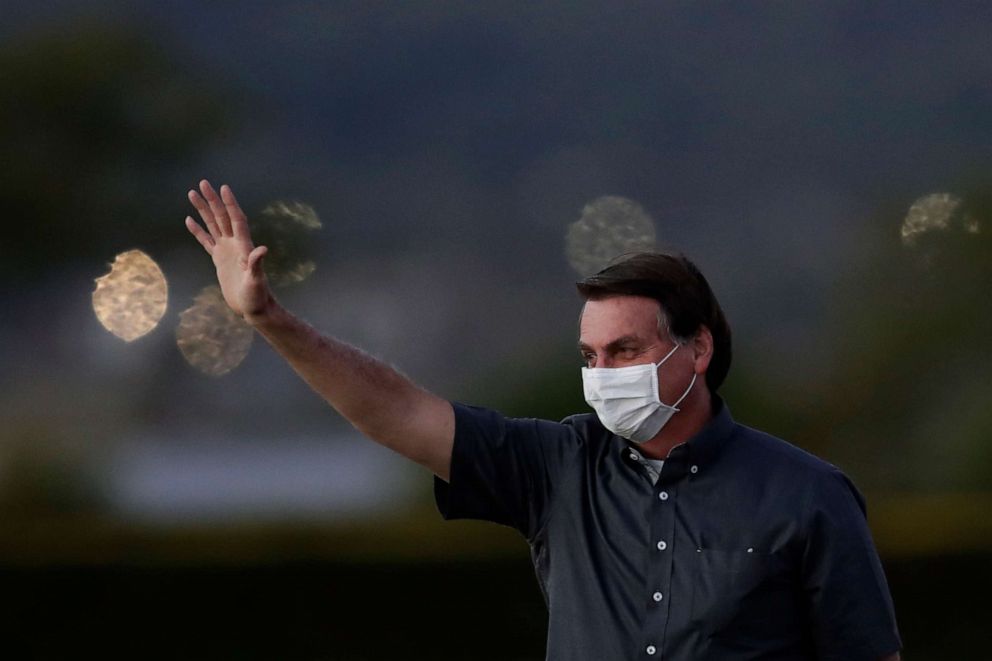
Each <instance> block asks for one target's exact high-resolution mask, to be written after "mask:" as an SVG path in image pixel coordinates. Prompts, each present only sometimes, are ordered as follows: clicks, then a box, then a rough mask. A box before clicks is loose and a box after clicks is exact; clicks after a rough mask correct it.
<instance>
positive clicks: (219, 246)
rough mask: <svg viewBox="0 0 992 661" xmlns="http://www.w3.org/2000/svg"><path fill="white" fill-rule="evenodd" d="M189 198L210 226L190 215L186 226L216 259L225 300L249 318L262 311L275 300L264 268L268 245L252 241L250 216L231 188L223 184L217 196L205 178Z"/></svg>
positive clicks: (218, 278) (233, 308) (218, 280)
mask: <svg viewBox="0 0 992 661" xmlns="http://www.w3.org/2000/svg"><path fill="white" fill-rule="evenodd" d="M188 197H189V201H190V202H191V203H192V204H193V206H194V207H196V210H197V212H199V214H200V218H201V219H202V220H203V224H204V225H205V226H206V228H207V229H206V230H204V229H203V227H201V226H200V225H199V224H198V223H197V222H196V221H195V220H193V218H191V217H190V216H186V228H187V229H188V230H189V231H190V233H191V234H192V235H193V236H195V237H196V240H197V241H199V242H200V245H201V246H203V249H204V250H206V251H207V254H209V255H210V256H211V257H212V258H213V260H214V266H215V267H216V269H217V282H218V283H219V284H220V289H221V292H222V293H223V294H224V300H225V301H226V302H227V304H228V305H229V306H231V309H232V310H234V312H236V313H237V314H239V315H242V316H244V317H246V318H247V317H251V316H253V315H257V314H261V313H262V312H264V311H265V308H266V306H267V305H268V304H269V303H270V302H271V300H272V295H271V293H270V291H269V284H268V281H267V280H266V278H265V271H263V270H262V258H263V257H264V256H265V253H266V252H268V248H266V247H265V246H258V247H255V246H254V245H253V244H252V242H251V233H250V232H249V231H248V219H247V218H246V217H245V213H244V211H242V210H241V207H240V206H239V205H238V201H237V199H235V197H234V193H233V192H232V191H231V188H230V187H229V186H227V185H226V184H225V185H223V186H221V187H220V195H218V194H217V192H216V191H215V190H214V188H213V186H211V185H210V182H209V181H207V180H206V179H204V180H203V181H201V182H200V190H199V191H196V190H191V191H190V192H189V194H188Z"/></svg>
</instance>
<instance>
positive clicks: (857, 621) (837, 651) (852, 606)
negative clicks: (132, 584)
mask: <svg viewBox="0 0 992 661" xmlns="http://www.w3.org/2000/svg"><path fill="white" fill-rule="evenodd" d="M807 522H808V535H807V542H806V548H805V551H804V557H803V569H802V571H803V587H804V589H805V592H806V595H807V597H808V600H809V605H810V611H809V613H810V617H811V620H812V621H811V628H812V633H813V640H814V643H815V646H816V649H817V658H818V659H824V660H835V661H861V660H862V659H863V660H864V661H878V659H881V658H883V657H885V656H888V655H890V654H892V653H894V652H896V651H898V650H899V649H900V648H901V647H902V643H901V641H900V639H899V631H898V629H897V626H896V619H895V610H894V608H893V605H892V598H891V596H890V595H889V588H888V584H887V582H886V580H885V574H884V572H883V571H882V564H881V561H880V560H879V558H878V554H877V552H876V551H875V545H874V543H873V542H872V538H871V532H870V531H869V529H868V522H867V519H866V516H865V505H864V498H863V497H862V496H861V494H860V493H859V492H858V490H857V488H856V487H855V486H854V485H853V484H852V483H851V482H850V480H848V479H847V477H846V476H844V474H843V473H841V472H840V471H837V470H834V471H831V472H829V473H826V474H823V475H821V476H820V477H819V479H817V480H816V481H815V482H814V484H813V487H812V491H811V495H810V502H809V507H808V518H807Z"/></svg>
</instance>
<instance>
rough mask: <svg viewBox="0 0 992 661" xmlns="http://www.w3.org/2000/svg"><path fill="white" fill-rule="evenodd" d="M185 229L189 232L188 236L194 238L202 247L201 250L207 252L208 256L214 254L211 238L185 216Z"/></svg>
mask: <svg viewBox="0 0 992 661" xmlns="http://www.w3.org/2000/svg"><path fill="white" fill-rule="evenodd" d="M186 229H188V230H189V231H190V234H192V235H193V236H195V237H196V240H197V241H199V242H200V245H201V246H203V249H204V250H206V251H207V254H208V255H213V254H214V239H213V237H212V236H210V235H209V234H207V232H206V231H205V230H204V229H203V228H202V227H200V226H199V225H198V224H197V222H196V221H195V220H193V219H192V218H190V217H189V216H186Z"/></svg>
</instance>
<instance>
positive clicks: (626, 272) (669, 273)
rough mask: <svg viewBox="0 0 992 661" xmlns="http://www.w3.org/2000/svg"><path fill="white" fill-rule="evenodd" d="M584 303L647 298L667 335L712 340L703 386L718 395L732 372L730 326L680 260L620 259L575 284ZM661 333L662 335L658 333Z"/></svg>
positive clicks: (705, 286) (691, 267)
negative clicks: (704, 331) (706, 334)
mask: <svg viewBox="0 0 992 661" xmlns="http://www.w3.org/2000/svg"><path fill="white" fill-rule="evenodd" d="M576 286H577V287H578V289H579V294H581V295H582V298H583V299H585V300H587V301H589V300H599V299H603V298H610V297H612V296H645V297H647V298H653V299H654V300H656V301H658V303H659V304H660V305H661V314H662V315H663V318H662V319H663V321H664V323H665V324H666V325H667V332H668V333H669V334H670V335H672V337H673V338H674V339H676V340H679V341H687V340H688V339H690V338H692V337H694V336H695V335H696V333H697V332H698V331H699V328H700V326H706V327H707V328H708V329H709V330H710V334H712V336H713V357H712V359H711V360H710V365H709V368H708V369H707V370H706V385H707V386H708V387H709V389H710V392H716V390H717V388H719V387H720V385H721V384H722V383H723V380H724V378H726V376H727V371H728V370H730V358H731V348H730V326H729V325H728V324H727V320H726V318H725V317H724V316H723V310H721V309H720V304H719V303H718V302H717V300H716V297H715V296H714V295H713V290H711V289H710V285H709V283H708V282H706V278H704V277H703V274H702V273H700V272H699V269H698V268H696V265H695V264H693V263H692V262H690V261H689V260H688V259H687V258H686V257H685V256H684V255H675V254H669V253H657V252H640V253H631V254H627V255H622V256H620V257H619V258H617V260H615V261H614V262H613V263H612V264H610V265H609V266H607V267H606V268H604V269H603V270H602V271H600V272H599V273H597V274H596V275H592V276H589V277H588V278H586V279H584V280H581V281H579V282H577V283H576ZM658 330H659V333H661V332H663V329H662V328H659V329H658Z"/></svg>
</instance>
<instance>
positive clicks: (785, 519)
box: [186, 181, 901, 661]
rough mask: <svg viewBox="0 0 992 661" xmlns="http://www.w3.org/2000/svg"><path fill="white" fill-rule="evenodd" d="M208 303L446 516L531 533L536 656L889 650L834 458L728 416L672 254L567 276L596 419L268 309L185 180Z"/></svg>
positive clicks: (243, 257)
mask: <svg viewBox="0 0 992 661" xmlns="http://www.w3.org/2000/svg"><path fill="white" fill-rule="evenodd" d="M189 198H190V201H191V202H192V203H193V205H194V206H195V207H196V209H197V211H198V212H199V214H200V217H201V218H202V220H203V223H204V225H205V227H206V229H204V228H203V227H201V226H200V225H198V224H197V223H196V222H195V221H194V220H193V219H192V218H189V217H187V219H186V225H187V227H188V229H189V230H190V232H192V233H193V235H194V236H195V237H196V238H197V240H198V241H199V242H200V244H201V245H202V246H203V247H204V249H205V250H206V251H207V252H208V253H209V254H210V255H211V256H212V257H213V261H214V264H215V266H216V268H217V277H218V280H219V282H220V285H221V289H222V291H223V294H224V298H225V300H226V301H227V303H228V305H230V306H231V308H232V309H233V310H234V311H235V312H236V313H238V314H240V315H242V316H243V317H244V319H245V320H246V321H247V322H248V323H249V324H251V325H252V326H254V327H255V328H256V329H257V330H258V331H259V332H260V333H261V334H262V335H263V336H264V337H265V338H266V340H268V341H269V343H270V344H272V346H273V347H274V348H275V349H276V350H277V351H278V352H279V353H280V354H282V355H283V356H284V357H285V358H286V359H287V360H288V361H289V363H290V364H291V365H292V367H293V368H294V369H295V370H296V371H297V372H298V373H299V374H300V375H301V376H302V377H303V378H304V379H305V380H306V381H307V383H309V384H310V385H311V386H312V387H313V388H314V389H315V390H316V391H317V392H318V393H320V394H321V395H322V396H323V397H324V398H325V399H326V400H327V401H328V402H329V403H330V404H331V405H332V406H333V407H334V408H336V409H337V410H338V411H339V412H340V413H341V414H342V415H344V416H345V417H346V418H347V419H348V420H349V421H350V422H351V423H352V424H353V425H354V426H355V427H356V428H358V429H359V430H360V431H362V432H363V433H364V434H365V435H367V436H369V437H370V438H372V439H373V440H375V441H377V442H379V443H382V444H383V445H386V446H387V447H390V448H392V449H394V450H396V451H397V452H399V453H401V454H403V455H404V456H406V457H409V458H410V459H412V460H414V461H416V462H418V463H420V464H421V465H423V466H426V467H427V468H428V469H430V470H431V471H433V473H434V474H435V475H436V476H437V478H436V480H435V492H436V497H437V502H438V507H439V508H440V510H441V512H442V514H443V515H444V516H445V517H446V518H458V517H472V518H480V519H487V520H490V521H495V522H499V523H504V524H507V525H511V526H513V527H515V528H516V529H517V530H519V531H520V532H521V533H522V534H523V535H524V536H525V537H526V538H527V540H528V542H529V543H530V545H531V550H532V555H533V560H534V564H535V567H536V570H537V574H538V579H539V581H540V584H541V588H542V590H543V593H544V596H545V599H546V601H547V604H548V608H549V614H550V624H549V632H548V659H561V660H569V661H576V660H589V661H613V660H620V659H637V658H643V659H653V658H656V659H673V660H685V661H689V660H697V659H776V660H800V659H803V660H806V659H835V660H837V661H841V660H843V661H859V660H862V659H864V660H866V661H876V660H878V659H885V660H887V661H889V660H892V659H898V658H899V654H898V651H899V649H900V647H901V643H900V640H899V634H898V632H897V630H896V624H895V616H894V614H893V608H892V603H891V599H890V597H889V593H888V588H887V586H886V582H885V577H884V575H883V573H882V569H881V565H880V563H879V560H878V557H877V554H876V553H875V549H874V546H873V544H872V541H871V536H870V534H869V532H868V528H867V525H866V522H865V516H864V503H863V500H862V498H861V496H860V494H859V493H858V492H857V490H856V489H855V488H854V486H853V485H852V484H851V483H850V482H849V481H848V480H847V478H846V477H845V476H844V475H843V474H842V473H841V472H840V471H838V470H837V469H836V468H834V467H833V466H831V465H829V464H827V463H825V462H823V461H821V460H819V459H817V458H815V457H813V456H812V455H809V454H807V453H805V452H803V451H802V450H799V449H798V448H795V447H793V446H791V445H789V444H787V443H785V442H784V441H781V440H778V439H776V438H773V437H771V436H768V435H767V434H763V433H761V432H758V431H755V430H752V429H749V428H747V427H744V426H742V425H738V424H737V423H735V422H734V421H733V419H732V418H731V417H730V412H729V409H728V408H727V406H726V405H725V404H724V403H723V401H722V400H721V399H720V397H719V396H718V395H717V394H716V391H717V389H718V388H719V386H720V384H721V383H722V382H723V379H724V377H725V376H726V374H727V370H728V369H729V366H730V354H731V345H730V330H729V327H728V326H727V323H726V321H725V319H724V317H723V313H722V311H721V309H720V306H719V304H718V303H717V301H716V299H715V297H714V296H713V294H712V292H711V291H710V288H709V285H708V284H707V283H706V280H705V279H704V278H703V276H702V274H700V273H699V271H698V270H697V269H696V268H695V266H694V265H692V264H691V263H690V262H689V261H688V260H686V259H685V258H682V257H678V256H672V255H664V254H640V255H635V256H631V257H628V258H627V259H625V260H623V261H620V262H618V263H616V264H614V265H612V266H610V267H608V268H606V269H604V270H603V271H601V272H600V273H599V274H597V275H595V276H593V277H591V278H588V279H586V280H584V281H583V282H581V283H579V291H580V293H581V294H582V295H583V297H584V298H585V305H584V307H583V311H582V317H581V321H580V338H579V348H580V351H581V353H582V356H583V358H584V360H585V363H586V367H585V368H584V369H583V370H582V379H583V388H584V391H585V395H586V400H587V401H588V402H589V404H590V405H591V406H592V407H593V409H594V410H595V411H596V413H595V414H585V415H576V416H573V417H570V418H568V419H566V420H565V421H563V422H562V423H554V422H549V421H542V420H517V419H508V418H505V417H503V416H501V415H499V414H498V413H496V412H494V411H489V410H485V409H478V408H473V407H468V406H463V405H460V404H452V403H449V402H448V401H446V400H444V399H441V398H439V397H436V396H435V395H433V394H431V393H428V392H426V391H425V390H423V389H421V388H419V387H417V386H416V385H414V384H413V383H411V382H410V381H409V380H407V379H406V378H405V377H403V376H402V375H400V374H398V373H397V372H396V371H394V370H392V369H391V368H389V367H388V366H386V365H384V364H382V363H380V362H379V361H377V360H375V359H373V358H371V357H369V356H368V355H366V354H364V353H362V352H361V351H359V350H357V349H355V348H353V347H350V346H348V345H346V344H344V343H342V342H339V341H337V340H334V339H332V338H327V337H322V336H321V335H319V334H318V333H317V332H316V331H314V330H313V329H312V328H310V327H309V326H307V325H306V324H304V323H303V322H301V321H299V320H298V319H296V318H295V317H293V316H292V315H291V314H289V313H288V312H287V311H286V310H284V309H283V308H282V307H280V306H279V304H278V303H277V302H276V301H275V299H274V298H273V296H272V294H271V292H270V290H269V288H268V285H267V283H266V279H265V275H264V273H263V271H262V268H261V263H262V259H263V257H264V255H265V253H266V248H265V247H263V246H259V247H255V246H254V245H253V244H252V242H251V237H250V235H249V232H248V227H247V222H246V219H245V215H244V213H243V212H242V211H241V209H240V207H239V206H238V203H237V201H236V200H235V197H234V194H233V193H232V192H231V190H230V188H228V187H226V186H222V187H221V190H220V194H219V195H218V194H217V192H216V191H214V189H213V188H212V187H211V186H210V184H209V183H207V182H206V181H203V182H201V184H200V191H199V192H197V191H190V193H189Z"/></svg>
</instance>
